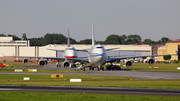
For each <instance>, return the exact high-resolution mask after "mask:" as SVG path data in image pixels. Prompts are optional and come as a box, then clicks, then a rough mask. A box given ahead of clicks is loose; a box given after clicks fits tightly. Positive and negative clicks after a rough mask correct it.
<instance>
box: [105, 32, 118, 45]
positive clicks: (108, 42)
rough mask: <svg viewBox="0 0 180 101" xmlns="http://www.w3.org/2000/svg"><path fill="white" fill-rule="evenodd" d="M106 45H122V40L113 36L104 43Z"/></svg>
mask: <svg viewBox="0 0 180 101" xmlns="http://www.w3.org/2000/svg"><path fill="white" fill-rule="evenodd" d="M104 43H105V44H121V40H120V39H119V36H118V35H114V34H111V35H110V36H108V37H107V38H106V40H105V42H104Z"/></svg>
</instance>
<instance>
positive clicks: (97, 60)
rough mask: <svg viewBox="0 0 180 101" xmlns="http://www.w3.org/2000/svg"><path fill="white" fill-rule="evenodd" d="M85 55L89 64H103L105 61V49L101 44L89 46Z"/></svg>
mask: <svg viewBox="0 0 180 101" xmlns="http://www.w3.org/2000/svg"><path fill="white" fill-rule="evenodd" d="M87 57H88V58H89V63H90V65H103V64H104V63H106V57H107V55H106V50H105V48H104V46H102V45H99V44H98V45H95V46H93V47H91V48H90V50H89V51H88V54H87Z"/></svg>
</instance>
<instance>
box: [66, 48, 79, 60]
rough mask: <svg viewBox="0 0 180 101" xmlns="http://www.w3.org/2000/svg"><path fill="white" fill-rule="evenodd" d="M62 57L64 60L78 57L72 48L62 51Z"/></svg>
mask: <svg viewBox="0 0 180 101" xmlns="http://www.w3.org/2000/svg"><path fill="white" fill-rule="evenodd" d="M63 56H64V57H65V58H77V57H78V54H77V51H76V49H75V48H74V47H72V46H71V47H67V48H66V49H65V50H64V53H63Z"/></svg>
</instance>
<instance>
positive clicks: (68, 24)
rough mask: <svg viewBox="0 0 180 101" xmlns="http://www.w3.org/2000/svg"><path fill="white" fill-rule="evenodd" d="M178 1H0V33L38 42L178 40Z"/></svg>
mask: <svg viewBox="0 0 180 101" xmlns="http://www.w3.org/2000/svg"><path fill="white" fill-rule="evenodd" d="M179 4H180V0H0V33H3V34H5V35H8V34H13V35H16V36H18V37H22V34H23V33H26V36H27V37H28V38H33V37H34V38H38V37H42V36H44V35H45V34H46V33H61V34H63V35H65V36H67V33H68V28H69V32H70V37H71V38H74V39H75V40H76V41H80V40H84V39H91V33H92V31H91V30H92V28H91V27H92V22H93V23H94V32H95V39H96V41H105V40H106V37H107V36H109V35H111V34H116V35H123V34H125V35H127V36H128V35H131V34H132V35H134V34H137V35H140V36H141V38H142V41H143V40H144V39H151V40H154V41H158V40H160V39H161V38H162V37H169V33H171V38H172V40H175V39H180V6H179Z"/></svg>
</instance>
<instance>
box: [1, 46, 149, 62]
mask: <svg viewBox="0 0 180 101" xmlns="http://www.w3.org/2000/svg"><path fill="white" fill-rule="evenodd" d="M71 46H73V47H75V48H76V49H89V48H90V47H91V45H79V44H72V45H71ZM103 46H104V47H105V49H110V48H118V49H115V50H112V51H108V52H107V55H108V56H110V57H122V56H137V55H138V56H140V55H151V53H152V52H151V46H149V45H103ZM66 48H67V45H66V44H64V45H57V44H50V45H46V46H43V47H37V46H33V47H31V46H30V47H20V46H8V47H7V46H6V47H1V50H0V53H1V54H0V61H4V60H6V61H14V60H15V58H14V57H11V58H7V57H3V54H4V55H5V56H12V54H14V55H15V56H40V57H41V56H43V57H63V53H62V52H58V51H52V50H47V49H56V50H65V49H66ZM78 56H79V57H86V56H87V53H86V52H78ZM17 59H18V58H17Z"/></svg>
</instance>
